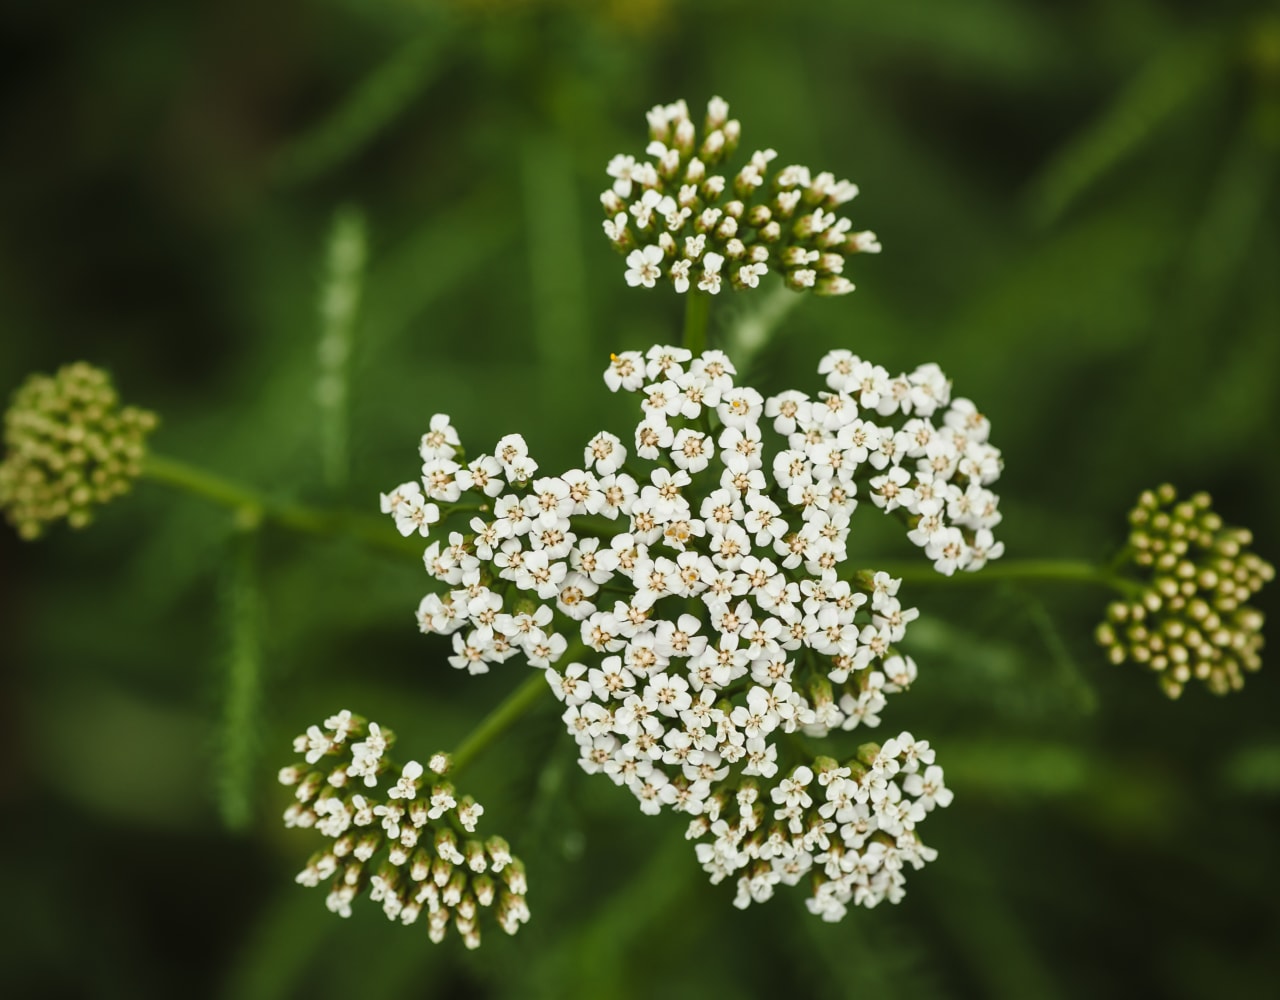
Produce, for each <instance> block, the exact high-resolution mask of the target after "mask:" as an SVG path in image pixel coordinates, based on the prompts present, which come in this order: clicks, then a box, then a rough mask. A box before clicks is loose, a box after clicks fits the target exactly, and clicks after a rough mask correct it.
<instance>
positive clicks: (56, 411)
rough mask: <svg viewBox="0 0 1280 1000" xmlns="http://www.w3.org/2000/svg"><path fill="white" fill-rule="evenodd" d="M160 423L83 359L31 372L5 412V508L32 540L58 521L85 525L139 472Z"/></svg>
mask: <svg viewBox="0 0 1280 1000" xmlns="http://www.w3.org/2000/svg"><path fill="white" fill-rule="evenodd" d="M156 423H157V420H156V416H155V414H154V413H150V412H148V411H146V410H140V409H137V408H135V407H132V406H121V405H120V397H119V396H118V395H117V394H116V390H115V387H114V386H113V385H112V384H111V376H109V375H108V374H107V373H106V372H104V371H103V370H102V369H100V368H95V367H93V366H92V365H89V364H86V363H85V362H83V361H81V362H77V363H75V364H71V365H66V366H64V367H62V368H60V369H58V371H57V373H56V374H54V375H52V376H49V375H32V376H31V377H30V378H28V379H27V380H26V382H24V383H23V384H22V386H21V387H20V388H19V389H18V391H17V392H16V393H15V394H14V397H13V401H12V403H11V404H10V406H9V409H8V411H7V412H6V413H5V418H4V441H5V449H6V454H5V459H4V461H3V462H2V463H0V509H3V510H4V512H5V516H6V517H7V518H8V520H9V522H10V523H11V524H12V525H13V526H14V527H15V528H16V529H17V530H18V534H20V535H21V536H22V537H23V538H27V539H32V538H37V537H39V536H40V534H41V533H42V532H43V531H44V529H45V527H46V526H47V525H49V524H51V523H53V522H55V521H62V520H65V521H66V522H67V523H68V524H70V525H71V527H73V528H82V527H84V526H85V525H87V524H88V523H89V522H90V521H91V520H92V519H93V509H94V507H96V506H99V505H101V504H105V503H107V502H108V501H110V500H112V499H114V498H115V497H117V496H119V495H120V494H122V493H125V492H127V491H128V490H129V488H130V487H131V486H132V485H133V481H134V480H135V479H137V478H138V476H139V475H140V474H141V473H142V460H143V458H144V456H145V455H146V439H147V435H148V434H150V433H151V431H153V430H154V429H155V427H156Z"/></svg>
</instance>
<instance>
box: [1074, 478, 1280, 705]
mask: <svg viewBox="0 0 1280 1000" xmlns="http://www.w3.org/2000/svg"><path fill="white" fill-rule="evenodd" d="M1129 523H1130V524H1131V526H1132V530H1131V531H1130V533H1129V541H1128V545H1127V546H1126V548H1125V550H1124V553H1123V562H1122V565H1121V566H1120V567H1119V569H1118V572H1119V573H1120V574H1121V576H1122V577H1124V578H1126V579H1129V580H1132V581H1133V582H1134V584H1135V593H1134V596H1133V597H1132V598H1131V599H1129V600H1125V601H1116V602H1114V603H1113V604H1112V605H1111V606H1110V607H1109V608H1108V610H1107V620H1106V621H1105V622H1103V623H1102V624H1101V625H1099V626H1098V630H1097V639H1098V642H1099V644H1101V645H1102V647H1103V648H1104V649H1105V650H1106V651H1107V655H1108V656H1109V657H1110V659H1111V661H1112V662H1113V663H1124V662H1125V661H1126V660H1132V661H1133V662H1135V663H1138V664H1141V665H1143V666H1145V667H1147V668H1148V669H1150V670H1153V671H1155V672H1156V674H1157V675H1158V677H1159V681H1160V686H1161V687H1162V688H1163V689H1164V692H1165V694H1167V695H1168V696H1169V697H1171V698H1176V697H1178V696H1179V695H1180V694H1181V693H1182V689H1183V688H1184V687H1185V686H1186V685H1187V684H1188V683H1189V682H1190V681H1191V679H1192V678H1195V679H1196V680H1199V681H1203V682H1204V683H1205V685H1206V686H1207V687H1208V688H1209V690H1210V691H1212V692H1213V693H1214V694H1226V693H1227V692H1228V691H1238V690H1240V688H1241V687H1243V686H1244V675H1245V674H1246V673H1249V672H1253V671H1256V670H1258V669H1259V668H1260V667H1261V666H1262V658H1261V656H1260V655H1259V654H1260V652H1261V650H1262V646H1263V639H1262V624H1263V615H1262V612H1261V611H1259V610H1258V609H1257V608H1253V607H1250V606H1249V604H1248V602H1249V600H1250V599H1251V598H1252V597H1253V595H1254V594H1256V593H1257V592H1258V591H1259V590H1260V589H1261V588H1262V586H1263V584H1265V583H1268V582H1270V581H1271V580H1272V579H1273V578H1274V576H1275V568H1274V567H1273V566H1272V565H1271V564H1270V563H1268V562H1266V561H1265V560H1263V559H1262V558H1261V557H1260V556H1258V555H1257V554H1256V553H1254V552H1252V551H1250V550H1249V546H1250V545H1251V544H1252V543H1253V536H1252V534H1251V533H1250V532H1249V531H1248V530H1246V529H1244V528H1231V527H1227V526H1225V525H1224V524H1223V523H1222V518H1221V517H1219V516H1218V515H1217V514H1216V513H1214V511H1213V509H1212V500H1211V499H1210V497H1209V495H1208V494H1207V493H1197V494H1195V495H1194V496H1192V497H1191V498H1190V499H1187V500H1182V501H1179V500H1178V496H1177V492H1176V491H1175V490H1174V488H1173V487H1172V486H1170V485H1168V484H1165V485H1163V486H1161V487H1159V488H1158V489H1156V490H1148V491H1147V492H1145V493H1143V494H1142V496H1141V497H1139V498H1138V505H1137V506H1136V507H1134V509H1133V510H1132V511H1131V512H1130V514H1129Z"/></svg>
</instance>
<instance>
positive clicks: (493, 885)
mask: <svg viewBox="0 0 1280 1000" xmlns="http://www.w3.org/2000/svg"><path fill="white" fill-rule="evenodd" d="M394 742H395V735H394V734H393V733H392V732H391V731H390V730H388V729H385V728H383V727H381V726H379V725H378V724H377V723H376V722H367V721H366V720H364V719H362V718H361V717H360V716H357V715H352V714H351V713H350V712H348V711H345V710H344V711H341V712H339V713H338V714H337V715H334V716H331V717H330V718H328V719H326V720H325V721H324V723H323V724H322V725H319V726H311V727H309V728H308V729H307V731H306V732H305V733H303V734H302V735H301V736H299V737H298V738H297V739H296V740H294V744H293V749H294V752H295V753H297V754H298V755H300V756H301V757H302V762H301V763H297V764H293V765H290V766H288V767H285V768H283V769H282V770H281V771H280V783H281V784H283V785H287V786H289V787H292V788H293V789H294V799H295V801H294V802H293V803H291V804H290V805H289V808H288V809H287V810H286V811H285V814H284V821H285V825H286V826H289V827H303V828H308V829H314V830H317V831H318V832H320V833H322V834H323V835H324V836H326V837H328V838H330V840H332V843H331V844H329V845H328V846H327V847H325V848H323V849H321V850H319V851H316V852H315V853H314V854H313V855H312V856H311V858H310V860H309V861H308V862H307V866H306V867H305V868H304V869H303V870H302V871H301V872H299V873H298V877H297V881H298V882H299V883H300V884H301V885H306V886H316V885H319V884H320V883H321V882H325V881H329V882H330V885H331V888H330V891H329V895H328V898H327V900H326V905H327V906H328V908H329V909H330V910H331V911H332V912H334V913H337V914H338V915H339V916H342V917H348V916H350V915H351V904H352V902H353V901H354V900H355V898H356V897H357V896H358V895H360V893H361V892H363V891H364V890H365V889H368V890H369V898H370V899H371V900H372V901H374V902H378V903H381V904H382V912H383V913H384V914H386V916H387V919H388V920H398V921H400V922H401V923H402V924H406V925H407V924H412V923H414V922H416V921H417V920H418V918H419V917H420V916H421V917H424V919H425V921H426V924H427V934H428V936H429V937H430V939H431V940H432V941H434V942H437V943H438V942H440V941H441V940H443V939H444V936H445V934H446V932H447V931H448V929H449V927H450V925H452V926H453V927H454V929H456V930H457V932H458V934H459V935H460V936H461V938H462V940H463V943H464V944H466V946H467V947H468V948H476V947H479V945H480V915H481V913H482V912H484V911H489V912H491V913H492V914H493V916H494V918H495V919H496V920H497V923H498V925H499V926H500V927H501V928H502V929H503V930H504V931H506V932H507V933H508V934H514V933H516V931H517V930H519V929H520V925H521V924H523V923H525V922H526V921H527V920H528V919H529V908H528V906H527V905H526V903H525V893H526V891H527V888H528V887H527V883H526V880H525V872H524V865H523V864H522V863H521V862H520V860H519V859H518V858H516V857H514V856H513V855H512V854H511V848H510V846H509V845H508V844H507V842H506V841H505V840H503V839H502V838H501V837H490V838H489V839H488V840H481V839H479V837H477V836H476V824H477V822H478V821H479V819H480V816H481V815H482V814H483V813H484V807H483V806H481V805H480V804H479V803H478V802H476V801H475V799H473V798H471V797H470V796H461V797H459V796H458V794H457V792H456V790H455V789H454V787H453V785H452V784H450V783H449V782H448V781H446V780H445V775H446V774H447V772H448V770H449V766H450V759H449V755H448V754H446V753H436V754H433V755H432V756H431V757H430V758H429V759H428V761H427V766H426V767H423V766H422V764H421V763H419V762H418V761H416V760H411V761H409V762H408V763H406V764H405V765H404V766H403V767H398V766H396V765H395V764H394V763H393V762H392V761H391V759H390V757H389V756H388V751H389V750H390V749H391V746H392V744H393V743H394ZM384 782H385V783H386V784H387V786H388V787H387V788H386V790H385V793H384V792H382V791H380V789H379V785H380V784H382V783H384Z"/></svg>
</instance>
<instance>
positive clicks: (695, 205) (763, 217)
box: [600, 97, 880, 295]
mask: <svg viewBox="0 0 1280 1000" xmlns="http://www.w3.org/2000/svg"><path fill="white" fill-rule="evenodd" d="M648 118H649V136H650V142H649V145H648V147H647V148H646V149H645V152H646V153H647V154H648V156H649V157H650V159H648V160H637V159H636V158H635V157H634V156H629V155H624V154H619V155H617V156H615V157H614V158H613V159H612V160H610V161H609V164H608V166H607V168H606V169H607V172H608V174H609V176H610V178H612V183H611V184H610V186H609V188H608V189H607V190H605V191H604V192H603V193H602V194H601V195H600V201H601V204H602V205H603V206H604V210H605V215H606V218H605V221H604V231H605V235H606V236H607V237H608V238H609V241H610V242H611V243H612V244H613V246H614V248H615V249H617V250H618V251H619V252H621V253H624V254H627V271H626V279H627V284H629V285H631V286H633V287H634V286H637V285H643V286H644V287H645V288H653V287H654V285H655V284H657V282H658V281H659V280H663V279H666V280H668V281H670V283H671V284H672V285H673V286H674V287H675V289H676V291H677V292H680V293H684V292H687V291H689V290H690V289H691V288H693V289H697V290H698V291H702V292H709V293H711V294H712V295H714V294H717V293H718V292H719V291H720V289H721V288H722V287H723V285H724V284H725V283H726V282H727V283H728V284H729V285H730V286H731V287H733V288H735V289H743V288H755V287H756V286H758V285H759V283H760V279H761V278H762V277H764V276H765V275H766V274H768V273H769V272H770V271H774V272H777V273H780V274H782V275H783V277H784V280H785V281H786V284H787V287H788V288H791V289H794V290H796V291H803V290H805V289H812V290H813V291H815V292H817V293H818V294H819V295H843V294H845V293H847V292H851V291H853V283H852V282H851V281H849V279H848V278H846V277H844V274H843V272H844V266H845V259H846V258H847V257H848V256H850V255H852V254H856V253H879V252H880V244H879V242H878V241H877V240H876V235H875V233H872V232H869V231H864V232H853V231H852V229H853V225H852V223H851V222H850V221H849V220H848V219H847V218H843V217H840V216H837V215H836V212H835V209H837V208H838V207H839V206H841V205H843V204H844V203H846V202H848V201H850V200H852V199H853V198H854V197H855V196H856V195H857V193H858V187H857V185H856V184H852V183H850V182H849V181H837V180H836V179H835V177H834V176H833V175H832V174H829V173H818V174H811V173H810V172H809V169H808V168H807V167H803V166H799V165H792V166H788V167H783V168H782V169H779V170H774V169H773V168H772V167H771V166H770V165H771V164H772V162H773V160H774V159H775V158H776V157H777V153H776V152H775V151H774V150H772V149H763V150H757V151H756V152H754V153H752V154H751V157H750V160H749V161H748V162H747V163H746V164H745V165H743V166H742V168H741V169H740V170H738V171H737V173H736V174H732V175H731V174H729V173H727V172H718V170H719V169H720V168H721V167H722V165H723V164H724V161H725V160H726V159H728V157H729V156H731V155H732V154H733V152H734V151H735V150H736V149H737V147H738V142H739V139H740V137H741V132H742V129H741V127H740V125H739V124H738V122H737V120H736V119H730V118H729V105H728V104H726V103H725V102H724V101H723V100H721V99H720V98H719V97H713V98H712V99H711V100H710V102H708V104H707V114H706V118H705V120H704V123H703V132H702V138H701V139H699V137H698V130H697V128H696V126H695V125H694V123H693V121H692V120H691V119H690V117H689V109H688V106H687V105H686V104H685V102H684V101H677V102H676V103H674V104H668V105H658V106H657V107H655V108H653V109H652V110H650V111H649V114H648Z"/></svg>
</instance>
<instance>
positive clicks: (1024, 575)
mask: <svg viewBox="0 0 1280 1000" xmlns="http://www.w3.org/2000/svg"><path fill="white" fill-rule="evenodd" d="M875 568H876V570H878V571H883V572H885V573H888V574H889V575H890V576H892V577H897V578H899V579H901V580H905V581H907V582H909V583H913V584H917V583H937V584H944V585H949V584H951V583H983V582H985V581H996V580H1028V581H1032V580H1056V581H1060V582H1069V583H1092V584H1096V585H1097V586H1100V587H1109V588H1110V589H1112V590H1116V591H1119V592H1120V593H1123V594H1128V593H1130V592H1131V591H1132V590H1133V585H1132V584H1130V582H1129V581H1127V580H1124V579H1121V578H1120V577H1118V576H1116V575H1115V574H1114V573H1112V572H1111V571H1110V570H1108V569H1107V568H1105V567H1103V566H1096V565H1094V564H1093V563H1089V562H1084V561H1082V560H1078V559H1014V560H1009V561H1007V562H1006V561H1004V560H1001V561H1000V562H994V563H991V564H990V565H987V566H984V567H983V568H982V569H980V570H978V571H977V572H975V573H965V572H959V573H955V574H953V575H951V576H943V575H942V574H941V573H937V572H935V571H934V570H933V569H931V568H929V567H928V566H922V565H919V564H905V563H878V564H877V565H876V567H875Z"/></svg>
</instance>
